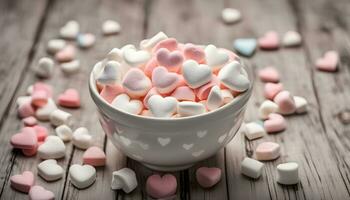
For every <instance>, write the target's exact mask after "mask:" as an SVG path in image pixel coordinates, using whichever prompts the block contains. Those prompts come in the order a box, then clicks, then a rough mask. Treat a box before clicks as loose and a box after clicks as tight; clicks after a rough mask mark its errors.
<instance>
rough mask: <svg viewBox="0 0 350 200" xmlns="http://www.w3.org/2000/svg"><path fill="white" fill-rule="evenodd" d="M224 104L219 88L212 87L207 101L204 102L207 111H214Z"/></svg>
mask: <svg viewBox="0 0 350 200" xmlns="http://www.w3.org/2000/svg"><path fill="white" fill-rule="evenodd" d="M223 103H224V98H223V96H222V93H221V90H220V88H219V86H214V87H212V88H211V90H210V92H209V96H208V99H207V101H206V106H207V108H208V110H209V111H210V110H215V109H217V108H219V107H220V106H222V105H223Z"/></svg>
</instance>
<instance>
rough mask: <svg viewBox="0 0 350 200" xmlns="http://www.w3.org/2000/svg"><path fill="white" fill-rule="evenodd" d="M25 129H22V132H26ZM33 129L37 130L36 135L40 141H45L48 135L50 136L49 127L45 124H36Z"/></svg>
mask: <svg viewBox="0 0 350 200" xmlns="http://www.w3.org/2000/svg"><path fill="white" fill-rule="evenodd" d="M23 129H25V128H23ZM23 129H22V132H24V131H23ZM33 129H34V130H35V132H36V137H37V139H38V141H39V142H43V141H45V139H46V137H47V136H48V131H47V128H45V127H44V126H40V125H35V126H33Z"/></svg>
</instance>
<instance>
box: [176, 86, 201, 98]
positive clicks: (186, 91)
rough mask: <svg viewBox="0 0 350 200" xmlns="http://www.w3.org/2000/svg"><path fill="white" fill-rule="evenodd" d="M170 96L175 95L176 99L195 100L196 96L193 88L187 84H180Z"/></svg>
mask: <svg viewBox="0 0 350 200" xmlns="http://www.w3.org/2000/svg"><path fill="white" fill-rule="evenodd" d="M171 96H172V97H175V98H176V99H177V100H178V101H195V100H196V96H195V94H194V92H193V90H192V89H191V88H190V87H187V86H181V87H178V88H176V89H175V90H174V92H173V93H172V94H171Z"/></svg>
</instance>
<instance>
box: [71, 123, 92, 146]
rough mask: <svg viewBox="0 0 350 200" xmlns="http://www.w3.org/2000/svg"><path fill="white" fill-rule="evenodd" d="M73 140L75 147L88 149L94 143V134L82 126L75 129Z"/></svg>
mask: <svg viewBox="0 0 350 200" xmlns="http://www.w3.org/2000/svg"><path fill="white" fill-rule="evenodd" d="M72 141H73V144H74V146H75V147H77V148H79V149H87V148H89V147H90V146H91V144H92V136H91V135H90V133H89V131H88V129H87V128H85V127H80V128H78V129H76V130H75V131H74V133H73V137H72Z"/></svg>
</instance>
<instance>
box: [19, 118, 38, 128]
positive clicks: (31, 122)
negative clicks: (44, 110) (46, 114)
mask: <svg viewBox="0 0 350 200" xmlns="http://www.w3.org/2000/svg"><path fill="white" fill-rule="evenodd" d="M22 121H23V124H24V125H25V126H34V125H36V124H37V123H38V120H37V119H36V118H35V117H33V116H29V117H26V118H24V119H22Z"/></svg>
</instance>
